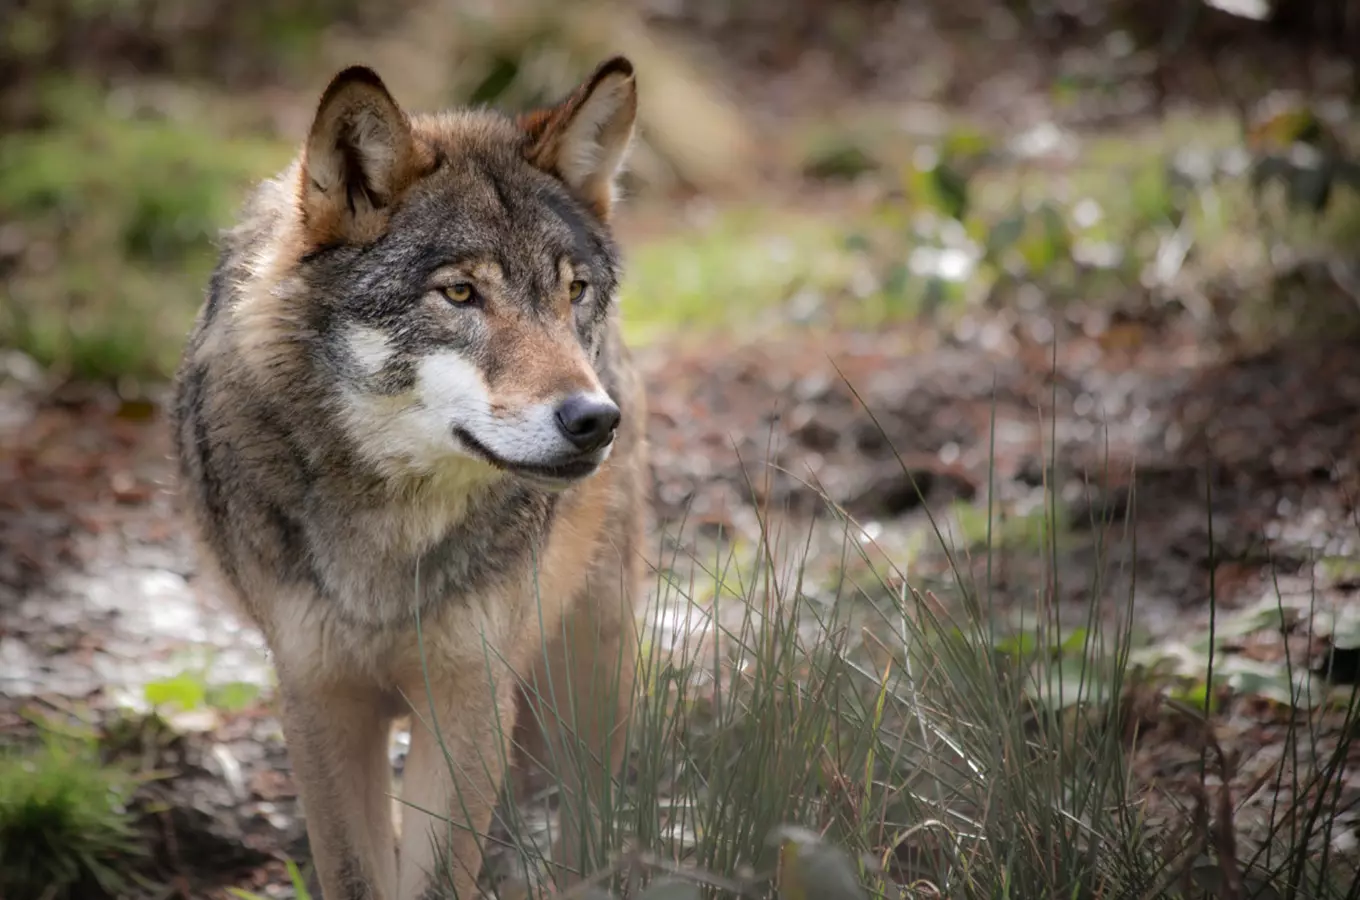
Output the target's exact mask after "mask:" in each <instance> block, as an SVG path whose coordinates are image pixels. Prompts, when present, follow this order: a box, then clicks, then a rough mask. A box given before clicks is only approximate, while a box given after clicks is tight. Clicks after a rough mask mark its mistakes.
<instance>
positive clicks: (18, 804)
mask: <svg viewBox="0 0 1360 900" xmlns="http://www.w3.org/2000/svg"><path fill="white" fill-rule="evenodd" d="M134 787H135V779H134V778H133V776H132V775H131V774H130V773H128V772H127V771H125V770H123V769H121V768H118V767H113V766H106V765H102V764H101V762H100V759H99V755H98V753H97V751H96V749H95V746H94V745H93V744H92V743H91V742H88V741H73V740H65V739H56V738H49V739H48V740H46V741H44V742H43V743H42V744H41V745H39V746H37V747H36V748H31V749H26V750H15V749H11V750H8V751H3V752H0V896H4V897H13V898H16V900H18V898H26V897H31V898H42V900H63V898H76V897H80V898H85V897H91V898H96V897H118V896H123V895H124V892H125V888H126V887H127V884H128V876H127V874H126V873H127V870H128V867H129V865H130V864H131V863H133V862H141V861H142V860H141V859H140V858H141V857H142V856H143V854H144V852H145V848H144V847H143V846H141V838H140V835H138V833H137V831H136V829H135V822H134V819H133V816H132V814H131V813H130V812H129V811H128V807H127V804H128V803H129V801H130V800H131V797H132V793H133V789H134Z"/></svg>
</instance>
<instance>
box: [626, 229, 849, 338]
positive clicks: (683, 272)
mask: <svg viewBox="0 0 1360 900" xmlns="http://www.w3.org/2000/svg"><path fill="white" fill-rule="evenodd" d="M846 233H847V226H846V225H845V223H844V222H843V221H841V220H840V219H839V218H838V217H836V216H814V215H812V214H809V213H806V212H800V211H788V210H780V209H775V208H763V209H757V208H748V207H741V208H731V209H722V210H719V211H717V212H716V213H715V215H714V217H713V219H712V221H711V222H709V223H706V224H704V225H696V226H690V227H686V228H684V229H677V230H675V231H672V232H669V233H667V234H666V235H664V236H661V237H657V238H653V239H650V240H647V241H642V242H639V243H637V244H636V245H634V246H632V247H630V248H629V250H628V253H627V258H626V264H627V269H626V275H625V278H624V283H623V288H622V302H623V310H624V312H623V321H624V323H625V329H626V331H627V334H628V337H629V338H630V340H634V341H637V342H639V343H646V342H650V341H653V340H657V339H662V338H668V337H674V336H675V335H676V334H677V333H678V332H685V331H691V332H696V333H699V334H703V333H705V332H713V331H718V330H721V329H724V328H728V327H734V326H741V325H750V324H754V323H756V322H758V321H764V322H765V323H768V321H769V320H771V319H773V320H774V321H775V322H787V321H789V320H790V319H791V318H792V314H791V312H790V311H789V306H790V305H791V301H794V300H795V298H796V297H797V296H798V295H799V294H800V293H804V292H806V293H805V296H807V297H808V298H809V301H810V302H812V303H816V302H818V300H817V298H818V297H819V296H820V295H824V294H825V293H828V292H831V291H835V290H838V289H840V288H841V287H843V285H844V284H845V283H846V282H847V281H848V280H849V279H850V278H851V276H852V273H853V271H854V266H855V260H854V257H853V255H852V254H851V253H850V252H849V250H848V249H847V248H846V245H845V235H846Z"/></svg>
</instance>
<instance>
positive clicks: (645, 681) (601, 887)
mask: <svg viewBox="0 0 1360 900" xmlns="http://www.w3.org/2000/svg"><path fill="white" fill-rule="evenodd" d="M885 437H886V435H885ZM904 470H905V466H904ZM1050 471H1051V469H1050ZM990 480H991V479H990V476H989V482H990ZM989 486H990V485H989ZM1047 489H1048V491H1049V494H1050V503H1049V504H1048V505H1047V506H1046V513H1045V519H1046V526H1045V528H1044V532H1043V534H1044V541H1043V543H1044V546H1043V548H1042V550H1041V552H1042V554H1043V558H1044V559H1045V560H1046V564H1047V566H1048V568H1049V571H1048V572H1047V577H1046V578H1045V579H1044V582H1043V583H1044V584H1045V585H1046V587H1045V588H1044V589H1042V590H1041V591H1040V592H1038V594H1037V595H1036V596H1034V597H1033V598H1032V602H1031V603H1029V604H1028V605H1027V607H1026V615H1025V617H1024V620H1023V622H1022V625H1021V627H1020V629H1019V630H1018V631H1015V630H1011V631H1008V632H1007V633H1005V634H1003V633H1001V632H1000V631H999V630H998V625H997V623H998V621H1000V620H1001V619H1002V615H1001V613H1002V610H1000V609H999V608H998V605H999V604H998V602H997V599H996V598H994V597H993V596H992V593H991V588H990V585H991V583H992V581H991V570H992V559H991V556H992V544H991V536H992V528H991V523H992V521H993V518H994V511H993V510H992V509H991V506H990V501H989V506H988V510H987V519H988V530H987V532H988V541H987V546H986V548H985V550H986V558H985V559H983V558H981V557H980V556H979V557H978V558H974V557H972V556H969V555H968V554H966V553H964V552H963V551H961V550H959V549H958V548H955V547H954V546H953V544H952V542H951V541H950V539H949V537H948V535H947V534H946V532H945V530H944V527H943V526H942V525H941V524H940V523H939V522H937V521H935V520H934V519H932V520H931V526H932V529H933V534H934V537H935V540H937V541H938V542H939V544H940V547H941V548H942V549H943V551H944V552H945V553H946V554H947V557H948V559H949V562H950V569H951V579H950V580H951V582H952V583H951V584H950V590H949V591H948V592H947V596H948V600H947V601H946V600H942V599H941V598H940V597H939V596H937V594H936V593H934V592H932V591H930V590H926V589H922V588H919V587H916V586H913V578H912V577H911V574H910V573H909V572H908V571H907V570H906V568H907V567H906V564H905V561H893V560H889V561H888V562H887V564H886V565H885V564H884V561H883V559H882V558H881V556H882V554H881V553H880V552H879V551H878V549H877V548H876V547H875V546H874V543H873V541H872V540H871V539H870V538H869V536H868V532H866V530H865V529H864V528H862V527H861V525H860V523H857V522H855V521H854V520H853V519H852V518H851V517H849V516H848V515H846V514H844V512H843V511H842V510H839V509H837V508H835V507H834V506H832V507H831V508H830V514H831V516H833V517H834V521H835V522H837V523H838V525H839V528H840V530H841V534H842V541H841V547H840V553H841V560H842V565H841V572H842V576H841V578H840V579H839V583H838V585H837V586H836V588H835V590H834V591H825V590H821V589H813V588H812V587H811V586H810V585H808V584H807V583H806V577H807V571H808V566H807V563H808V548H809V547H811V546H812V539H811V533H810V532H809V533H808V534H806V535H804V534H802V533H792V532H791V526H789V525H788V524H787V521H786V520H785V519H783V518H781V517H779V516H776V515H773V514H771V513H770V512H769V511H768V510H767V511H764V512H763V513H762V517H761V522H762V533H761V534H760V535H759V538H758V540H756V541H755V542H754V543H753V544H749V545H748V544H746V543H743V542H741V541H736V540H734V541H729V542H726V543H721V544H720V546H721V548H722V549H716V550H714V551H713V554H712V557H711V558H704V559H700V558H697V556H695V555H691V556H690V557H689V558H683V557H684V556H685V554H684V553H682V552H681V551H680V550H678V549H674V548H678V547H681V546H683V543H682V542H681V541H680V540H678V539H676V538H674V537H672V538H671V539H670V541H669V542H668V544H665V545H663V546H670V547H672V548H673V549H672V550H671V551H670V553H669V558H667V556H668V554H667V553H665V552H661V553H659V554H658V556H657V559H656V560H655V561H654V566H655V571H656V583H655V586H654V590H653V597H652V601H653V606H652V608H651V609H650V611H649V614H648V615H647V616H646V617H645V621H646V623H647V624H646V625H642V626H640V633H639V645H640V646H641V648H642V651H643V652H642V654H641V658H640V661H639V665H640V668H639V677H638V694H637V700H636V704H635V707H634V713H633V718H632V722H631V727H630V729H629V737H628V746H627V751H626V753H627V755H626V760H625V765H624V767H623V777H622V778H621V779H620V781H619V783H617V784H615V785H613V786H612V787H611V788H610V789H609V790H608V791H606V792H604V793H603V795H602V796H599V797H595V798H591V799H592V802H593V804H594V805H595V806H596V808H597V810H596V814H595V815H590V816H586V815H583V814H581V810H580V806H581V804H579V803H565V802H564V803H562V804H561V805H560V806H559V809H558V816H557V818H558V819H559V821H558V822H557V827H560V828H577V829H581V830H582V831H583V833H587V834H588V835H589V837H590V841H589V847H590V850H591V852H590V854H589V860H590V862H591V864H592V865H591V866H589V867H587V875H588V877H587V880H586V882H585V883H584V884H580V885H578V886H576V887H574V888H572V889H570V890H567V891H565V892H564V893H561V894H559V895H557V896H561V897H565V898H587V897H590V898H600V897H627V898H652V900H662V898H681V897H685V898H688V897H698V896H704V897H738V896H742V897H779V898H783V900H794V898H799V900H801V898H808V900H813V898H823V900H849V898H860V897H866V898H867V897H873V898H905V897H923V898H924V897H950V898H989V900H990V898H1021V900H1030V898H1070V900H1086V898H1092V900H1094V898H1130V900H1158V898H1187V900H1188V898H1192V897H1196V898H1197V897H1204V896H1212V897H1223V898H1234V900H1236V898H1249V897H1259V898H1263V900H1275V898H1280V900H1283V898H1291V900H1292V898H1319V900H1322V898H1326V900H1342V898H1345V900H1360V876H1358V875H1356V874H1355V872H1354V868H1353V867H1352V868H1348V869H1347V868H1338V866H1337V865H1335V864H1329V859H1330V857H1329V853H1331V852H1332V851H1331V850H1330V848H1331V847H1332V846H1333V843H1334V842H1333V841H1332V838H1333V837H1334V834H1333V827H1332V824H1331V823H1333V822H1334V821H1335V820H1336V815H1337V814H1338V812H1339V811H1341V809H1342V806H1341V802H1342V797H1343V793H1342V790H1341V787H1340V785H1341V783H1342V781H1343V776H1344V775H1345V773H1346V771H1347V768H1346V767H1347V765H1348V760H1350V758H1351V757H1353V756H1355V750H1354V746H1355V745H1353V744H1352V739H1353V738H1354V736H1355V734H1356V733H1357V731H1358V730H1360V729H1358V728H1357V719H1358V718H1360V702H1357V699H1356V696H1355V694H1354V693H1352V694H1351V695H1350V697H1349V699H1348V700H1347V699H1346V698H1341V701H1340V702H1342V703H1343V705H1344V704H1345V703H1349V706H1347V707H1345V709H1344V711H1343V713H1344V715H1343V722H1342V727H1341V728H1340V729H1336V728H1335V727H1331V726H1329V727H1330V730H1329V731H1328V733H1327V736H1326V737H1325V738H1323V737H1320V736H1319V735H1318V734H1317V733H1316V732H1315V731H1313V732H1310V731H1308V729H1309V727H1310V726H1309V725H1308V723H1309V722H1310V721H1313V720H1312V719H1310V718H1309V717H1308V716H1307V715H1304V714H1303V710H1300V715H1298V716H1296V717H1295V718H1296V719H1297V721H1298V723H1299V726H1298V730H1297V731H1291V735H1290V741H1291V743H1297V742H1304V741H1307V742H1311V744H1312V745H1313V746H1314V747H1315V748H1317V749H1319V752H1317V753H1314V754H1312V758H1315V759H1316V763H1315V764H1312V765H1311V766H1310V764H1308V763H1307V762H1306V760H1303V759H1300V760H1297V761H1296V763H1295V764H1292V765H1288V766H1286V765H1285V764H1284V762H1288V761H1289V760H1288V759H1286V760H1285V761H1284V762H1282V764H1281V766H1280V768H1279V773H1278V777H1279V778H1280V779H1281V780H1282V779H1283V778H1285V777H1286V774H1285V773H1286V771H1287V772H1288V773H1289V775H1288V777H1290V778H1292V779H1293V780H1294V788H1295V789H1294V790H1293V791H1292V792H1291V796H1293V797H1296V798H1299V800H1298V802H1297V803H1294V804H1292V805H1290V806H1289V808H1288V809H1285V808H1280V809H1278V810H1276V811H1275V812H1276V814H1277V815H1275V816H1273V817H1272V823H1271V828H1270V835H1269V838H1268V840H1266V841H1265V842H1259V843H1258V844H1253V845H1252V846H1246V845H1245V844H1244V842H1243V838H1242V835H1241V834H1239V831H1240V829H1237V828H1235V827H1234V826H1235V823H1234V821H1233V818H1234V806H1233V802H1232V798H1231V796H1230V792H1229V790H1228V789H1227V788H1226V787H1222V786H1215V785H1214V784H1213V783H1212V782H1213V781H1217V782H1220V783H1221V784H1222V785H1226V784H1227V783H1228V782H1229V781H1230V777H1231V766H1232V754H1230V753H1226V752H1223V751H1222V749H1221V748H1219V746H1218V743H1217V741H1216V739H1215V736H1214V731H1213V728H1212V724H1213V723H1212V716H1213V715H1214V712H1215V711H1214V710H1212V708H1211V707H1208V706H1206V707H1205V708H1202V709H1201V708H1197V707H1194V706H1191V705H1188V704H1185V703H1179V702H1177V701H1174V700H1171V699H1168V697H1167V695H1166V692H1164V691H1161V690H1159V686H1158V685H1157V684H1156V683H1155V682H1154V681H1150V680H1149V678H1150V676H1147V675H1146V674H1145V673H1144V672H1143V671H1142V670H1141V668H1139V667H1138V666H1135V665H1133V664H1132V663H1131V659H1130V657H1131V648H1132V628H1131V624H1132V618H1133V596H1134V584H1133V581H1132V578H1131V577H1129V578H1128V581H1129V589H1128V595H1127V597H1126V598H1125V599H1123V600H1120V601H1119V602H1115V603H1107V602H1098V601H1092V602H1091V603H1090V604H1089V605H1088V608H1087V609H1086V610H1085V612H1084V614H1083V615H1082V616H1081V618H1080V619H1077V620H1070V619H1071V616H1072V613H1071V611H1070V608H1068V609H1067V610H1064V609H1063V608H1062V607H1061V606H1060V605H1059V604H1058V603H1057V602H1056V601H1055V597H1057V596H1058V593H1057V582H1058V579H1059V573H1058V570H1057V564H1056V560H1057V558H1058V543H1059V541H1060V540H1061V539H1062V529H1059V528H1056V527H1053V524H1052V523H1053V521H1054V520H1055V519H1056V501H1053V500H1052V497H1051V495H1052V494H1053V493H1054V491H1053V487H1052V485H1051V484H1050V485H1048V486H1047ZM989 496H990V492H989ZM1135 507H1136V505H1135V504H1134V503H1130V504H1129V505H1128V509H1127V512H1126V514H1125V515H1126V519H1125V520H1124V521H1122V522H1115V521H1112V520H1097V521H1093V522H1091V523H1090V526H1091V530H1092V531H1093V533H1094V534H1095V537H1096V549H1097V552H1096V553H1095V554H1094V556H1095V559H1096V560H1097V562H1096V563H1095V564H1094V565H1093V566H1092V569H1091V571H1090V572H1088V573H1086V579H1087V586H1088V587H1089V596H1091V597H1093V598H1099V597H1103V596H1107V595H1108V591H1107V590H1106V587H1107V586H1108V585H1110V584H1112V583H1116V582H1114V581H1112V580H1111V579H1112V578H1113V577H1114V576H1115V575H1117V574H1119V573H1117V572H1111V571H1109V568H1110V565H1109V564H1108V563H1107V560H1109V559H1111V558H1115V555H1114V554H1112V553H1109V552H1108V551H1109V550H1110V548H1111V543H1112V542H1113V541H1115V540H1116V539H1119V540H1128V541H1130V542H1131V547H1130V548H1129V549H1130V550H1131V552H1130V553H1125V554H1123V557H1122V558H1125V559H1127V558H1131V557H1132V556H1135V555H1136V550H1137V548H1136V543H1133V542H1135V541H1136V537H1135V535H1136V531H1135V529H1134V528H1133V524H1134V519H1135V511H1136V510H1135ZM1117 536H1119V537H1118V538H1117ZM1124 536H1126V537H1124ZM856 559H858V561H859V562H860V563H867V565H858V566H856V565H853V563H854V562H855V561H856ZM979 568H981V569H982V570H983V571H984V572H985V575H986V577H985V578H984V579H982V583H981V585H979V583H978V581H979V579H978V578H977V577H975V570H977V569H979ZM865 572H867V573H869V574H868V575H867V576H864V575H863V574H862V573H865ZM681 573H686V574H683V575H682V574H681ZM940 593H946V592H945V591H941V592H940ZM1064 614H1066V615H1067V617H1068V618H1069V621H1064ZM676 621H679V622H690V623H693V622H701V623H703V624H704V625H705V627H704V628H703V629H698V631H699V632H700V633H699V634H698V635H697V636H696V635H695V633H694V631H693V630H686V629H681V631H682V635H681V638H680V639H679V640H678V642H675V643H674V645H671V644H669V643H668V640H669V638H670V634H669V631H668V628H666V627H663V625H662V623H663V622H666V623H674V622H676ZM489 658H490V657H489ZM1211 664H1212V663H1211ZM1206 683H1211V682H1206ZM1211 692H1212V691H1211V690H1206V697H1207V695H1208V694H1209V693H1211ZM1206 702H1207V701H1206ZM565 714H567V713H565V712H564V715H565ZM1167 716H1176V717H1180V718H1181V719H1183V720H1184V723H1185V725H1186V726H1187V727H1189V728H1191V729H1199V730H1200V731H1202V733H1203V740H1204V746H1205V747H1206V756H1205V764H1204V768H1205V773H1204V778H1203V780H1202V783H1201V785H1200V786H1199V789H1198V791H1196V792H1194V793H1193V795H1192V796H1189V797H1187V798H1185V801H1186V802H1185V803H1184V804H1183V805H1184V811H1183V815H1181V816H1180V818H1179V819H1175V820H1172V821H1167V820H1166V817H1165V816H1160V817H1153V816H1151V815H1149V814H1148V812H1147V807H1146V805H1145V800H1146V797H1147V789H1148V787H1149V786H1148V785H1146V784H1140V783H1138V782H1137V781H1136V779H1135V778H1134V774H1133V771H1132V768H1131V764H1130V761H1131V759H1132V758H1133V756H1134V754H1135V752H1136V751H1137V749H1138V747H1139V742H1140V740H1141V739H1142V734H1141V728H1142V723H1144V722H1147V721H1149V720H1156V719H1157V718H1159V717H1167ZM1329 721H1331V722H1332V723H1333V724H1334V723H1335V718H1333V719H1331V720H1329ZM1286 756H1287V757H1288V754H1286ZM1352 764H1353V763H1352ZM566 791H567V786H566V785H565V784H561V783H559V784H555V785H550V786H549V788H548V789H547V791H546V792H545V795H546V797H547V798H549V799H550V798H551V797H552V796H553V795H561V794H563V793H565V792H566ZM550 805H551V804H550V803H548V802H546V800H545V796H540V797H534V798H523V797H520V798H509V800H508V801H507V802H506V803H504V804H503V812H504V823H503V825H502V827H501V829H500V831H501V832H503V833H499V834H496V835H493V836H492V838H491V844H490V849H491V853H490V857H491V859H492V860H493V864H492V866H491V867H490V869H492V870H495V869H497V865H496V864H495V860H497V859H500V860H502V861H503V860H504V859H505V858H507V857H513V858H516V859H518V860H519V861H520V862H522V863H524V864H525V865H526V866H527V872H528V873H529V880H530V881H531V882H534V880H535V877H534V876H535V873H541V872H542V871H544V870H545V866H544V862H545V861H544V858H543V857H544V853H545V850H546V843H545V841H544V840H543V839H542V834H541V832H542V828H541V827H540V828H537V829H535V828H531V827H529V826H528V825H527V824H526V822H527V821H528V818H532V816H528V814H527V813H526V810H533V809H538V810H539V811H540V812H541V811H542V810H544V809H547V808H549V807H550ZM546 818H547V820H548V821H552V816H547V817H546ZM535 832H537V833H535ZM1334 862H1335V861H1334V860H1332V863H1334ZM500 868H501V869H502V870H503V869H504V866H501V867H500ZM491 880H495V879H494V878H492V879H491ZM529 893H531V894H532V895H534V896H553V895H552V894H551V892H550V891H548V890H547V889H546V888H543V887H542V886H541V885H540V884H537V883H534V884H531V885H530V886H529Z"/></svg>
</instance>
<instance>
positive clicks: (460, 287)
mask: <svg viewBox="0 0 1360 900" xmlns="http://www.w3.org/2000/svg"><path fill="white" fill-rule="evenodd" d="M439 291H440V293H442V294H443V295H444V299H446V300H448V301H449V302H450V303H459V304H461V303H471V302H472V300H473V298H474V297H476V296H477V294H476V292H475V291H474V290H473V289H472V285H470V284H468V283H467V282H466V281H460V282H458V283H457V284H454V285H451V286H450V287H446V288H440V289H439Z"/></svg>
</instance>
